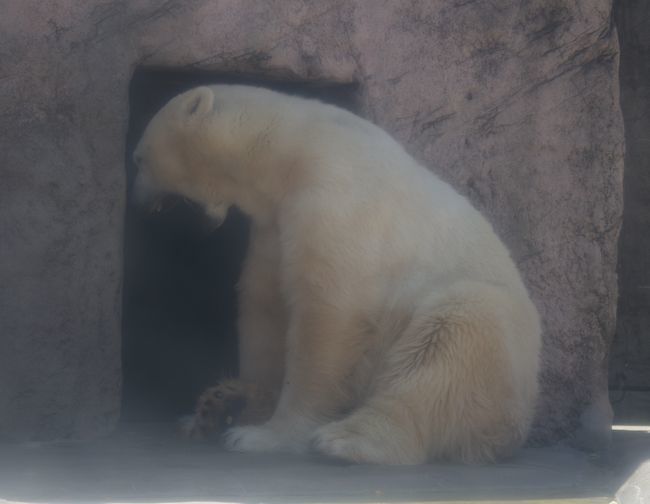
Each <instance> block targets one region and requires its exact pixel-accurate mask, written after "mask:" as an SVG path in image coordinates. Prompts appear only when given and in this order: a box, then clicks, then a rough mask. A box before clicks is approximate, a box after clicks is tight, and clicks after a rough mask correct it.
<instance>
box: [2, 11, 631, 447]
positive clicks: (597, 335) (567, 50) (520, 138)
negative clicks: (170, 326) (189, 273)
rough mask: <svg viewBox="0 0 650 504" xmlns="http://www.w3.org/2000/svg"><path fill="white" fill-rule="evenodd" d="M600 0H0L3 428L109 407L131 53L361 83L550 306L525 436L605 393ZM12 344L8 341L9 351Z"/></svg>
mask: <svg viewBox="0 0 650 504" xmlns="http://www.w3.org/2000/svg"><path fill="white" fill-rule="evenodd" d="M610 10H611V0H530V1H528V2H523V3H522V2H511V1H510V0H492V1H489V2H483V1H476V0H474V1H472V0H469V1H468V0H449V1H445V2H430V1H428V0H420V1H412V2H400V1H373V2H369V1H336V0H323V1H320V2H311V1H307V0H294V1H286V0H282V1H279V0H276V1H253V2H241V3H239V2H227V1H226V2H211V1H208V0H193V1H164V2H157V1H153V0H151V1H147V0H145V1H141V2H124V1H117V0H116V1H110V2H99V1H81V0H60V1H57V2H39V1H36V0H28V1H23V2H15V1H12V0H0V11H1V12H2V13H3V15H2V16H0V33H2V34H3V40H2V42H3V43H2V44H1V45H0V58H1V59H0V72H1V73H0V110H1V111H2V112H1V115H0V153H1V154H0V156H2V157H1V158H0V159H1V160H2V161H1V166H2V170H3V183H2V185H1V186H0V229H1V230H2V236H3V239H2V242H1V245H0V268H1V270H0V289H1V291H0V292H1V298H0V321H1V322H0V323H1V324H2V335H1V337H2V348H3V351H2V353H1V354H0V373H2V374H1V375H0V377H1V383H2V385H3V386H2V388H1V389H0V432H2V433H3V434H5V435H11V436H23V437H61V436H68V435H73V436H79V435H86V434H99V433H102V432H105V431H106V430H108V429H109V428H110V427H111V426H112V425H113V424H114V422H115V420H116V418H117V415H118V404H119V381H120V375H119V370H120V350H119V349H120V282H121V236H122V215H123V209H124V198H125V188H124V166H123V165H124V160H123V154H124V138H125V133H126V128H127V87H128V83H129V78H130V75H131V73H132V71H133V69H134V68H135V67H136V66H137V65H160V66H167V67H193V68H202V69H206V70H219V71H237V72H251V73H255V74H257V75H266V76H275V77H278V78H285V79H293V78H301V79H305V78H306V79H313V80H326V81H338V82H347V81H358V82H359V83H360V85H361V86H360V91H361V102H362V104H363V113H364V114H365V115H366V116H367V117H369V118H370V119H372V120H374V121H376V122H377V123H378V124H380V125H381V126H383V127H385V128H386V129H387V130H388V131H390V132H391V133H392V134H393V135H395V136H396V137H397V138H398V139H399V140H401V141H402V142H403V143H404V144H405V145H406V146H407V148H408V149H409V151H410V152H412V153H413V154H414V155H415V156H416V157H417V158H418V159H420V160H421V161H423V162H424V163H425V164H426V165H427V166H429V167H431V168H432V169H433V170H435V171H436V172H437V173H439V174H441V176H442V177H443V178H445V179H446V180H448V181H450V182H451V183H452V184H453V185H454V186H455V187H457V188H458V190H459V191H460V192H462V193H464V194H466V195H468V196H469V197H470V198H471V199H472V201H473V202H474V203H475V204H476V206H477V207H478V208H480V209H481V210H482V211H483V212H484V213H485V214H486V215H487V216H488V217H489V218H490V219H491V220H492V221H493V222H494V224H495V227H496V229H497V231H498V232H499V234H500V235H501V236H502V237H503V239H504V240H505V241H506V242H507V244H508V245H509V246H510V248H511V250H512V252H513V256H514V257H515V259H516V260H517V262H518V263H519V264H520V265H521V268H522V270H523V272H524V276H525V279H526V283H527V284H528V285H529V287H530V289H531V291H532V295H533V298H534V300H535V302H536V303H537V305H538V307H539V309H540V312H541V314H542V316H543V319H544V357H543V358H544V364H543V373H542V377H541V379H542V392H543V394H542V399H541V401H540V407H539V414H538V420H537V424H536V430H535V436H534V437H535V439H540V440H542V439H554V438H557V437H558V436H561V435H564V434H568V433H569V432H571V431H572V430H573V428H575V427H576V426H577V424H578V418H579V417H580V415H581V413H582V412H583V411H584V410H585V408H586V407H587V406H588V405H589V404H590V403H592V402H593V401H594V400H600V399H599V398H601V397H602V394H603V392H604V391H606V382H607V380H606V355H607V350H608V346H609V343H610V340H611V337H612V335H613V331H614V324H615V308H616V295H617V286H616V240H617V236H618V231H619V226H620V219H621V193H622V188H621V186H622V173H623V172H622V160H623V154H622V153H623V131H622V124H621V118H620V112H619V106H618V87H617V41H616V37H615V33H614V32H613V31H612V29H611V19H610ZM7 349H8V351H7Z"/></svg>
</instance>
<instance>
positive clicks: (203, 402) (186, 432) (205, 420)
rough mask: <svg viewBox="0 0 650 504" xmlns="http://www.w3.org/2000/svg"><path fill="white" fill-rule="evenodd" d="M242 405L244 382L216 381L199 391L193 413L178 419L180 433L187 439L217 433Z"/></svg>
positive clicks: (224, 428) (236, 415)
mask: <svg viewBox="0 0 650 504" xmlns="http://www.w3.org/2000/svg"><path fill="white" fill-rule="evenodd" d="M245 407H246V390H245V386H244V385H243V384H241V383H240V382H238V381H237V380H225V381H223V382H220V383H218V384H217V385H215V386H213V387H210V388H208V389H206V390H205V391H204V392H203V393H202V394H201V395H200V397H199V400H198V402H197V405H196V411H195V413H194V415H191V416H189V417H184V418H182V419H181V423H180V431H181V434H182V436H183V437H185V438H188V439H205V438H208V437H211V436H213V435H215V434H221V433H222V432H223V431H225V430H226V429H227V428H228V427H230V426H231V425H233V424H234V423H235V422H236V421H237V419H238V418H239V416H240V415H241V413H242V411H243V410H244V408H245Z"/></svg>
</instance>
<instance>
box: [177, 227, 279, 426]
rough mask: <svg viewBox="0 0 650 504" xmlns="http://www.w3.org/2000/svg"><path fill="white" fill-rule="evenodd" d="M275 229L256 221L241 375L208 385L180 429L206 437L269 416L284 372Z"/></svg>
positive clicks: (245, 286)
mask: <svg viewBox="0 0 650 504" xmlns="http://www.w3.org/2000/svg"><path fill="white" fill-rule="evenodd" d="M279 257H280V256H279V248H278V243H277V230H275V229H273V228H270V227H261V226H259V225H257V224H253V225H252V227H251V236H250V245H249V249H248V254H247V256H246V260H245V262H244V267H243V271H242V275H241V279H240V282H239V320H238V332H239V379H237V380H232V379H228V380H221V381H220V382H219V383H217V384H215V385H214V386H212V387H209V388H208V389H206V390H205V391H204V392H203V393H202V394H201V396H200V397H199V400H198V401H197V406H196V412H195V414H194V415H192V416H190V417H188V418H185V419H183V420H182V423H181V433H182V434H183V435H184V436H185V437H189V438H204V437H209V436H210V435H213V434H219V433H221V432H223V431H224V430H225V429H226V428H227V427H230V426H232V425H233V424H240V425H246V424H257V423H262V422H265V421H266V420H268V419H269V418H270V417H271V414H272V413H273V410H274V408H275V404H276V402H277V398H278V397H279V395H280V388H281V385H282V377H283V375H284V352H285V343H284V340H285V334H286V330H287V322H286V319H287V315H286V308H285V306H284V304H283V301H282V297H281V295H280V281H279V277H278V274H279Z"/></svg>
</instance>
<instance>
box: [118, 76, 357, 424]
mask: <svg viewBox="0 0 650 504" xmlns="http://www.w3.org/2000/svg"><path fill="white" fill-rule="evenodd" d="M219 83H225V84H250V85H259V86H265V87H269V88H272V89H275V90H278V91H283V92H287V93H292V94H298V95H302V96H309V97H314V98H318V99H320V100H321V101H325V102H328V103H333V104H336V105H339V106H342V107H345V108H347V109H350V110H353V111H356V110H357V109H358V107H357V85H356V84H329V83H315V82H295V81H289V82H287V81H283V82H281V81H278V80H268V79H267V80H264V79H260V78H256V77H251V76H244V75H242V76H235V75H223V74H218V73H207V72H197V71H185V70H169V69H156V68H139V69H137V70H136V71H135V73H134V75H133V78H132V80H131V85H130V89H129V105H130V114H129V129H128V132H127V138H126V174H127V192H128V194H127V196H128V204H127V208H126V222H125V243H124V285H123V296H124V299H123V322H122V334H123V345H122V362H123V395H122V398H123V399H122V419H123V420H125V421H166V420H172V419H174V418H176V417H177V416H178V415H181V414H185V413H188V412H190V411H191V410H192V408H193V405H194V401H195V399H196V397H197V395H198V394H199V393H200V392H201V390H202V389H203V388H204V387H206V386H208V385H210V384H212V383H213V382H215V381H216V380H218V379H219V378H220V377H223V376H236V375H237V362H238V358H237V333H236V318H237V300H236V294H235V284H236V282H237V279H238V277H239V273H240V270H241V266H242V261H243V258H244V256H245V253H246V247H247V242H248V227H249V223H248V221H247V218H246V217H245V216H244V215H243V214H242V213H241V212H239V211H237V210H236V209H233V210H231V211H230V213H229V215H228V218H227V219H226V221H225V222H224V224H223V225H222V226H221V227H220V228H218V229H216V230H212V229H211V228H210V227H209V226H208V225H207V219H205V218H204V217H203V215H202V212H201V210H200V209H198V208H197V207H195V206H193V205H192V204H190V203H188V202H186V201H184V200H182V199H176V200H171V201H169V202H168V203H167V204H166V205H165V209H164V210H163V211H162V212H160V213H147V212H145V211H143V210H142V209H140V208H137V207H134V206H133V204H132V203H131V197H130V196H131V194H130V193H131V186H132V182H133V179H134V176H135V167H134V165H133V163H132V160H131V159H132V154H133V149H134V148H135V146H136V144H137V142H138V140H139V138H140V136H141V135H142V133H143V131H144V128H145V127H146V125H147V123H148V122H149V120H150V119H151V118H152V117H153V115H154V114H155V113H156V111H157V110H158V109H160V107H162V106H163V105H164V104H165V103H166V102H167V101H168V100H169V99H170V98H172V97H173V96H175V95H177V94H179V93H181V92H183V91H185V90H187V89H190V88H192V87H194V86H198V85H203V84H219Z"/></svg>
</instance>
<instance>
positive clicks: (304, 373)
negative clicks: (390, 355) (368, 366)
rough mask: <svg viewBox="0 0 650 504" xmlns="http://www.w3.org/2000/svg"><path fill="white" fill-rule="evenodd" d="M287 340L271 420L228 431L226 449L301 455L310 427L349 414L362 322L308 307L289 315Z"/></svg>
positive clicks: (362, 344) (363, 338)
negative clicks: (283, 372) (281, 381)
mask: <svg viewBox="0 0 650 504" xmlns="http://www.w3.org/2000/svg"><path fill="white" fill-rule="evenodd" d="M288 342H289V345H288V354H287V374H286V376H285V382H284V386H283V388H282V393H281V396H280V400H279V402H278V406H277V408H276V410H275V412H274V414H273V416H272V418H271V419H270V420H269V421H268V422H267V423H265V424H264V425H261V426H250V427H236V428H234V429H231V430H230V431H228V432H227V433H226V446H228V447H229V448H230V449H233V450H238V451H291V452H304V451H306V450H307V449H308V448H309V442H310V440H311V437H312V435H313V433H314V431H315V430H316V428H318V427H319V426H321V425H324V424H325V423H327V422H329V421H331V420H333V419H336V418H338V417H340V416H341V415H342V414H343V413H344V411H346V410H348V411H349V408H350V407H351V405H352V403H353V400H354V394H353V391H352V388H351V387H350V386H349V385H350V384H349V383H348V382H349V377H350V375H351V374H352V371H353V370H354V366H355V364H356V363H357V362H358V361H359V359H360V356H361V355H362V354H363V352H364V349H365V348H366V346H367V344H368V343H369V341H368V336H367V334H364V331H363V324H362V323H361V322H360V321H359V320H356V319H355V318H354V317H353V316H351V315H350V313H348V312H347V311H345V310H340V309H336V308H333V307H332V306H331V305H329V304H327V303H318V304H314V303H310V304H309V305H308V307H307V309H297V310H296V311H295V313H294V314H293V316H292V318H291V322H290V328H289V332H288Z"/></svg>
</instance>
